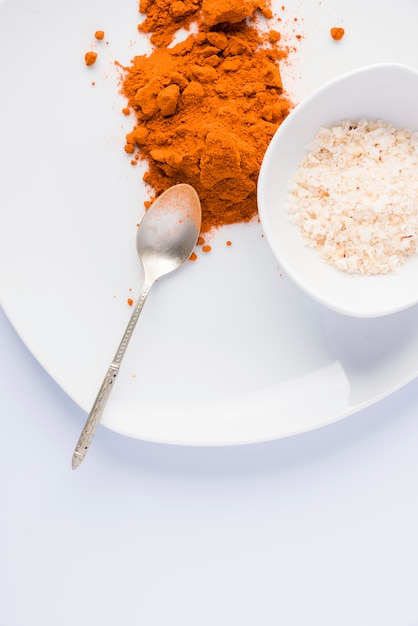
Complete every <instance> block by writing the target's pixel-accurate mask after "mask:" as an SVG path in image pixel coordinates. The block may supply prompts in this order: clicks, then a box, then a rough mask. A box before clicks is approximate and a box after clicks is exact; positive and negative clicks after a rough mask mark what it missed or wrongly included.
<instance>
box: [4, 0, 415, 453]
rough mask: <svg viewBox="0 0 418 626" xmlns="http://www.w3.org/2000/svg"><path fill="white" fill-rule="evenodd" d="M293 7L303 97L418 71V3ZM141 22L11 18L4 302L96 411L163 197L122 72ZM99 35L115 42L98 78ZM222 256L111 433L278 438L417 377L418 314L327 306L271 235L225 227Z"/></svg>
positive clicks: (48, 10)
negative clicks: (150, 200) (358, 72)
mask: <svg viewBox="0 0 418 626" xmlns="http://www.w3.org/2000/svg"><path fill="white" fill-rule="evenodd" d="M369 4H372V3H369ZM277 8H278V11H279V13H280V14H281V16H282V17H283V18H284V19H283V21H282V22H281V25H282V26H281V28H282V30H283V32H284V34H285V35H286V33H287V35H286V36H285V39H286V40H287V42H288V43H289V45H291V46H293V45H295V44H297V52H296V53H294V54H292V55H291V58H290V61H289V62H288V63H287V65H286V67H285V68H284V71H283V78H284V81H285V85H287V87H288V90H289V91H291V93H292V94H293V95H294V97H295V99H301V98H302V97H304V96H306V95H307V94H308V93H310V92H311V91H312V90H313V89H315V88H316V87H318V86H319V85H321V84H323V83H324V82H325V81H327V80H329V79H331V78H333V77H335V76H336V75H338V74H340V73H341V72H345V71H348V70H350V69H354V68H355V67H359V66H362V65H365V64H372V63H376V62H379V61H392V62H398V63H404V64H406V65H414V64H415V65H416V64H418V57H417V56H416V44H415V41H416V37H415V25H416V24H417V23H418V3H411V2H409V1H408V0H400V1H399V2H398V3H397V4H396V6H394V5H393V4H392V3H391V2H389V1H388V0H385V1H383V2H380V3H379V12H377V11H376V10H375V8H373V7H372V6H368V5H367V4H366V3H364V2H363V0H355V1H353V0H351V1H350V2H348V0H344V1H343V0H341V1H337V0H333V2H326V1H323V2H315V3H312V2H308V1H307V0H306V1H304V2H300V3H299V5H298V7H297V9H295V10H294V11H295V12H294V13H292V12H291V10H290V9H286V11H281V9H280V7H279V3H278V6H277ZM294 16H296V17H298V21H297V22H295V21H294V20H293V17H294ZM137 22H138V14H137V2H136V0H123V1H122V0H112V1H111V0H109V1H108V2H102V1H101V0H100V1H99V0H90V1H89V2H87V3H86V2H84V0H74V1H73V2H64V1H63V0H3V2H2V3H0V79H1V85H2V88H1V109H0V137H1V143H0V167H1V170H0V171H1V172H2V177H1V185H0V207H1V211H2V213H1V215H2V221H1V228H0V232H1V241H0V255H1V256H0V268H1V269H0V272H1V274H0V293H1V298H2V304H3V307H4V309H5V311H6V313H7V315H8V317H9V318H10V320H11V321H12V323H13V324H14V326H15V328H16V329H17V331H18V332H19V334H20V335H21V337H22V339H23V341H24V342H25V343H26V345H27V346H28V347H29V349H30V350H31V351H32V353H33V354H34V355H35V357H36V358H37V359H38V360H39V362H40V363H41V364H42V365H43V366H44V367H45V369H46V370H47V371H48V372H49V373H50V374H51V376H52V377H53V378H54V379H55V380H56V381H57V383H58V384H59V385H60V386H61V387H62V388H63V389H64V390H65V391H66V392H67V393H68V394H69V395H70V396H71V397H72V398H73V399H74V400H75V401H76V402H77V403H78V404H79V405H80V406H81V407H83V408H84V409H85V410H86V411H87V410H88V409H89V408H90V406H91V403H92V402H93V400H94V397H95V394H96V391H97V388H98V386H99V384H100V382H101V379H102V377H103V375H104V373H105V370H106V368H107V366H108V363H109V361H110V359H111V358H112V356H113V353H114V351H115V349H116V347H117V344H118V342H119V339H120V337H121V334H122V332H123V330H124V328H125V325H126V323H127V320H128V318H129V316H130V313H131V309H130V307H129V306H128V305H127V302H126V301H127V298H128V297H135V296H136V295H137V294H138V293H139V289H140V286H141V272H140V270H139V263H138V261H137V258H136V253H135V230H136V223H137V222H138V220H139V218H140V216H141V215H142V202H143V200H144V197H145V191H144V189H143V187H142V185H141V182H140V180H141V173H140V172H139V171H138V168H133V167H131V166H130V165H129V160H128V159H127V158H125V155H124V152H123V144H124V133H125V132H126V131H128V130H130V127H131V123H132V122H131V121H130V120H129V119H126V118H125V117H124V116H123V115H122V114H121V112H120V110H121V108H122V107H123V105H124V102H123V100H122V99H121V97H120V96H119V94H118V87H117V78H118V72H117V69H116V68H115V66H114V64H113V61H114V60H115V59H117V60H119V61H120V62H121V63H125V64H126V63H128V62H129V60H130V58H131V57H132V56H134V55H135V54H139V53H142V52H144V51H145V49H144V44H142V43H140V40H139V36H138V33H137V30H136V24H137ZM340 24H342V25H343V26H344V27H345V29H346V36H345V37H344V39H343V40H342V41H341V42H338V43H336V42H334V41H332V40H331V38H330V36H329V33H328V31H329V28H330V27H331V26H335V25H340ZM370 26H372V35H371V36H370V35H369V34H368V32H367V31H368V28H369V27H370ZM97 29H104V30H105V31H106V38H105V42H103V43H102V44H96V46H97V49H98V51H99V53H100V54H99V59H98V61H97V63H96V65H94V66H93V67H92V68H90V69H87V68H86V67H85V66H84V61H83V56H84V52H85V51H87V50H89V49H90V48H91V47H92V46H93V44H94V39H93V34H94V32H95V30H97ZM388 33H390V45H389V43H388ZM298 34H303V35H304V38H303V39H302V40H301V42H300V43H299V42H298V40H297V39H296V35H298ZM106 41H108V42H109V43H108V44H106ZM99 46H100V47H99ZM92 81H94V82H95V83H96V84H95V86H94V87H93V86H92V85H91V82H92ZM228 239H231V240H232V242H233V245H232V246H231V247H228V246H226V245H225V244H226V241H227V240H228ZM212 246H213V251H212V252H211V253H210V254H208V255H206V256H205V255H204V254H200V256H199V260H198V261H197V262H196V263H189V264H187V265H186V266H185V267H184V268H182V269H181V270H180V271H179V272H177V273H176V274H173V275H172V276H169V277H167V278H165V279H162V280H161V281H160V282H159V283H158V284H157V285H156V286H155V288H154V289H153V291H152V292H151V294H150V296H149V300H148V301H147V303H146V306H145V308H144V311H143V314H142V316H141V319H140V321H139V323H138V326H137V329H136V331H135V335H134V337H133V339H132V343H131V345H130V346H129V350H128V353H127V355H126V360H125V361H124V363H123V367H122V370H121V373H120V375H119V377H118V381H117V385H116V386H115V389H114V391H113V394H112V397H111V399H110V401H109V405H108V407H107V410H106V412H105V415H104V417H103V423H104V424H105V425H106V426H107V427H109V428H111V429H113V430H115V431H118V432H120V433H124V434H126V435H129V436H134V437H138V438H142V439H148V440H154V441H160V442H169V443H184V444H203V445H206V444H207V445H212V444H219V445H220V444H238V443H248V442H254V441H261V440H268V439H273V438H277V437H282V436H286V435H290V434H295V433H299V432H302V431H304V430H308V429H313V428H318V427H319V426H322V425H324V424H326V423H329V422H331V421H333V420H336V419H339V418H341V417H343V416H346V415H349V414H352V413H353V412H354V411H357V410H358V409H359V408H361V407H363V406H365V405H367V404H370V403H372V402H375V401H376V400H377V399H378V398H381V397H382V396H384V395H386V394H388V393H390V392H391V391H393V390H394V389H396V388H398V387H399V386H401V385H402V384H404V383H405V382H406V381H408V380H410V379H412V378H414V377H415V376H416V375H417V372H418V315H417V310H416V308H415V307H414V308H412V309H410V310H408V311H405V312H403V313H399V314H396V315H394V316H392V317H390V318H382V319H379V320H358V319H351V318H346V317H343V316H339V315H338V314H334V313H331V312H329V311H326V310H324V309H322V308H321V307H320V306H319V305H314V304H313V303H312V302H311V301H310V300H309V299H308V298H307V297H305V296H304V295H302V294H301V293H300V292H299V291H298V290H297V289H296V288H294V287H293V286H292V285H291V284H290V283H289V282H288V281H287V280H286V279H285V278H284V277H283V276H281V274H280V269H279V268H278V267H277V265H276V262H275V260H274V258H273V255H272V254H271V252H270V250H269V249H268V246H267V244H266V241H265V240H264V238H263V236H262V232H261V229H260V226H259V225H258V224H250V225H247V226H245V227H244V226H242V227H234V228H228V229H223V230H221V231H220V232H219V233H218V234H217V236H216V237H215V238H214V240H213V241H212ZM130 289H132V290H133V291H132V292H131V291H130Z"/></svg>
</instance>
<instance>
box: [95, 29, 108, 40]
mask: <svg viewBox="0 0 418 626" xmlns="http://www.w3.org/2000/svg"><path fill="white" fill-rule="evenodd" d="M94 36H95V37H96V39H97V40H98V41H102V39H104V36H105V34H104V30H96V32H95V33H94Z"/></svg>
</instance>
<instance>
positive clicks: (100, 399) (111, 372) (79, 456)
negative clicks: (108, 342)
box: [72, 363, 119, 469]
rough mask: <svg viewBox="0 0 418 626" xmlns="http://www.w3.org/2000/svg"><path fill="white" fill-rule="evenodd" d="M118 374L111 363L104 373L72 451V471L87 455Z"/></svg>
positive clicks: (116, 366) (116, 367) (117, 369)
mask: <svg viewBox="0 0 418 626" xmlns="http://www.w3.org/2000/svg"><path fill="white" fill-rule="evenodd" d="M118 372H119V366H118V365H116V364H115V363H112V365H111V366H110V367H109V369H108V370H107V372H106V376H105V377H104V380H103V382H102V386H101V387H100V390H99V393H98V394H97V397H96V400H95V401H94V404H93V408H92V409H91V411H90V414H89V416H88V418H87V421H86V423H85V424H84V428H83V430H82V432H81V435H80V438H79V440H78V442H77V445H76V448H75V450H74V454H73V459H72V467H73V469H76V468H77V467H78V466H79V465H80V464H81V463H82V461H83V460H84V457H85V455H86V454H87V451H88V449H89V447H90V444H91V442H92V439H93V437H94V433H95V432H96V428H97V425H98V423H99V422H100V418H101V416H102V413H103V410H104V408H105V406H106V402H107V399H108V397H109V395H110V392H111V391H112V388H113V383H114V382H115V380H116V376H117V375H118Z"/></svg>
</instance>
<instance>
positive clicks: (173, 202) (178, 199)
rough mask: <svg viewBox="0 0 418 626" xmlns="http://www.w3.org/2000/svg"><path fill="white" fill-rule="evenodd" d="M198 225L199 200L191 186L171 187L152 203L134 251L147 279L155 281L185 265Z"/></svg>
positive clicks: (197, 231) (198, 230)
mask: <svg viewBox="0 0 418 626" xmlns="http://www.w3.org/2000/svg"><path fill="white" fill-rule="evenodd" d="M200 224H201V209H200V201H199V197H198V195H197V193H196V191H195V190H194V188H193V187H191V186H190V185H186V184H179V185H175V186H174V187H170V188H169V189H167V191H165V192H164V193H162V194H161V195H160V196H159V197H158V198H157V199H156V200H155V202H154V203H153V204H152V205H151V207H150V208H149V209H148V211H147V212H146V213H145V215H144V217H143V218H142V221H141V224H140V226H139V228H138V231H137V234H136V249H137V252H138V256H139V258H140V260H141V263H142V266H143V268H144V272H145V276H146V279H147V278H148V279H152V277H154V280H156V279H157V278H160V277H161V276H163V275H164V274H168V273H170V272H173V271H174V270H175V269H177V268H178V267H180V265H182V264H183V263H184V262H185V261H187V259H188V258H189V257H190V255H191V253H192V251H193V248H194V247H195V245H196V242H197V238H198V236H199V232H200Z"/></svg>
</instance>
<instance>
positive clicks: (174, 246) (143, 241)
mask: <svg viewBox="0 0 418 626" xmlns="http://www.w3.org/2000/svg"><path fill="white" fill-rule="evenodd" d="M200 225H201V209H200V201H199V196H198V195H197V193H196V191H195V190H194V189H193V187H191V186H190V185H185V184H180V185H175V186H174V187H170V188H169V189H167V191H165V192H164V193H163V194H161V196H159V197H158V198H157V199H156V200H155V202H153V204H152V205H151V206H150V208H149V209H148V211H147V212H146V213H145V215H144V217H143V219H142V221H141V223H140V225H139V228H138V231H137V236H136V249H137V252H138V256H139V258H140V260H141V263H142V266H143V269H144V284H143V286H142V290H141V293H140V296H139V298H138V301H137V303H136V305H135V308H134V310H133V312H132V316H131V319H130V320H129V324H128V326H127V327H126V330H125V333H124V335H123V337H122V341H121V342H120V344H119V348H118V349H117V351H116V354H115V356H114V358H113V361H112V363H111V364H110V366H109V369H108V370H107V373H106V376H105V377H104V380H103V383H102V386H101V387H100V390H99V393H98V394H97V397H96V400H95V402H94V404H93V407H92V409H91V411H90V414H89V416H88V418H87V421H86V423H85V425H84V428H83V430H82V432H81V435H80V438H79V440H78V442H77V445H76V448H75V450H74V453H73V458H72V467H73V469H77V467H78V466H79V465H80V464H81V463H82V462H83V460H84V457H85V456H86V454H87V452H88V449H89V447H90V444H91V441H92V439H93V436H94V433H95V431H96V428H97V425H98V423H99V421H100V418H101V416H102V413H103V410H104V408H105V405H106V402H107V400H108V398H109V395H110V392H111V390H112V389H113V385H114V382H115V380H116V377H117V375H118V373H119V368H120V364H121V361H122V358H123V355H124V354H125V350H126V348H127V346H128V343H129V340H130V338H131V336H132V333H133V331H134V328H135V325H136V322H137V321H138V318H139V316H140V313H141V311H142V307H143V306H144V302H145V299H146V297H147V295H148V293H149V291H150V289H151V287H152V286H153V284H154V283H155V281H156V280H158V278H160V277H161V276H164V274H169V273H170V272H172V271H174V270H175V269H177V268H178V267H180V266H181V265H182V264H183V263H184V262H185V261H187V259H189V257H190V255H191V254H192V252H193V248H194V247H195V245H196V242H197V238H198V236H199V231H200Z"/></svg>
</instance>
